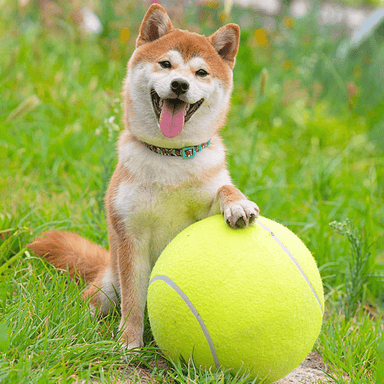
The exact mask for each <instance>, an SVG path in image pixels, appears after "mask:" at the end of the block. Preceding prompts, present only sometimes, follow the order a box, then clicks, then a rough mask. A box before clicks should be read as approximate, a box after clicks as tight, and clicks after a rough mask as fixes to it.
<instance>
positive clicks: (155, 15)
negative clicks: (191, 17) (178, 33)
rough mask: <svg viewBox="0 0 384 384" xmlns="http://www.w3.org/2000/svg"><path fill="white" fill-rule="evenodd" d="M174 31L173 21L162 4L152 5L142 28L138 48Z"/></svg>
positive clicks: (137, 43)
mask: <svg viewBox="0 0 384 384" xmlns="http://www.w3.org/2000/svg"><path fill="white" fill-rule="evenodd" d="M172 29H173V26H172V23H171V20H170V18H169V16H168V14H167V12H166V11H165V9H164V8H163V7H162V6H161V5H160V4H156V3H155V4H152V5H151V6H150V7H149V9H148V11H147V13H146V14H145V16H144V19H143V21H142V23H141V26H140V34H139V37H138V38H137V40H136V48H137V47H140V45H143V44H145V43H149V42H150V41H154V40H157V39H159V38H160V37H161V36H164V35H165V34H166V33H168V32H169V31H171V30H172Z"/></svg>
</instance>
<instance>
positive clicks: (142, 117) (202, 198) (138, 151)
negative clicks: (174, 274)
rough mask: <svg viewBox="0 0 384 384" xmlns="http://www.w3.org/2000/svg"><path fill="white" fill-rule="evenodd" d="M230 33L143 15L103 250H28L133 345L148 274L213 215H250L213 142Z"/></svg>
mask: <svg viewBox="0 0 384 384" xmlns="http://www.w3.org/2000/svg"><path fill="white" fill-rule="evenodd" d="M239 37H240V29H239V27H238V26H237V25H236V24H227V25H225V26H224V27H222V28H220V29H219V30H217V31H216V32H215V33H214V34H213V35H211V36H209V37H208V38H207V37H205V36H202V35H198V34H196V33H191V32H188V31H183V30H179V29H175V28H174V27H173V26H172V23H171V20H170V19H169V17H168V15H167V13H166V11H165V10H164V8H163V7H161V6H160V5H159V4H153V5H152V6H151V7H150V8H149V9H148V11H147V13H146V15H145V17H144V19H143V21H142V24H141V27H140V34H139V37H138V38H137V42H136V49H135V51H134V53H133V54H132V57H131V59H130V60H129V63H128V71H127V77H126V79H125V82H124V88H123V99H124V101H123V106H124V124H125V130H124V131H123V132H122V133H121V135H120V137H119V142H118V165H117V167H116V170H115V172H114V174H113V176H112V179H111V182H110V185H109V188H108V192H107V196H106V208H107V218H108V231H109V244H110V249H109V251H107V250H105V249H103V248H101V247H99V246H98V245H96V244H93V243H91V242H89V241H88V240H86V239H84V238H82V237H80V236H79V235H77V234H74V233H70V232H65V231H55V230H53V231H50V232H47V233H45V234H43V235H42V237H40V238H38V239H37V240H35V241H34V242H33V243H32V244H30V246H29V247H30V248H31V249H32V250H33V251H34V252H35V253H36V254H37V255H39V256H44V257H46V258H47V260H48V261H49V262H51V263H52V264H53V265H54V266H56V267H57V268H61V269H64V270H65V269H67V268H68V269H69V272H70V274H71V275H72V276H75V275H76V273H78V274H79V275H80V276H81V277H82V278H84V279H85V281H86V282H87V284H88V285H87V286H88V287H87V289H86V290H85V292H84V298H89V299H90V305H91V306H92V307H93V308H96V307H98V310H99V311H100V312H101V313H106V312H107V311H108V310H109V309H110V308H111V306H112V305H114V304H116V303H118V298H117V295H116V294H118V295H120V301H121V323H120V330H121V331H122V337H123V338H124V341H125V343H126V345H127V347H128V348H129V349H132V348H138V347H141V346H143V336H142V335H143V318H144V307H145V303H146V294H147V288H148V282H149V276H150V272H151V269H152V267H153V265H154V263H155V262H156V259H157V258H158V256H159V255H160V253H161V252H162V250H163V249H164V248H165V246H166V245H167V244H168V243H169V242H170V241H171V240H172V239H173V238H174V237H175V236H176V235H177V234H178V233H179V232H180V231H182V230H183V229H184V228H186V227H187V226H189V225H190V224H192V223H194V222H196V221H198V220H201V219H203V218H206V217H208V216H211V215H215V214H218V213H220V212H221V213H222V215H223V218H224V220H225V221H226V222H227V223H228V225H230V226H231V227H233V228H236V227H246V226H248V225H250V224H251V223H252V222H253V221H254V220H255V219H256V218H257V216H258V214H259V209H258V207H257V205H256V204H255V203H254V202H251V201H249V200H248V199H247V198H246V197H245V196H244V195H243V194H242V193H241V192H240V191H239V190H238V189H237V188H236V187H234V185H233V184H232V181H231V178H230V175H229V173H228V170H227V168H226V163H225V147H224V145H223V142H222V140H221V138H220V136H219V131H220V128H222V127H223V125H224V123H225V118H226V114H227V111H228V108H229V100H230V96H231V92H232V69H233V67H234V65H235V57H236V54H237V50H238V46H239Z"/></svg>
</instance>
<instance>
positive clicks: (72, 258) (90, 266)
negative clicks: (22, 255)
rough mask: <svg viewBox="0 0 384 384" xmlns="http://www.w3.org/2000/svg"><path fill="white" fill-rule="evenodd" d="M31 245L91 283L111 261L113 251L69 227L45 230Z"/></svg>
mask: <svg viewBox="0 0 384 384" xmlns="http://www.w3.org/2000/svg"><path fill="white" fill-rule="evenodd" d="M28 248H29V249H30V250H32V251H33V252H34V253H36V255H38V256H40V257H45V258H46V259H47V260H48V261H49V263H51V264H52V265H53V266H55V267H56V268H58V269H62V270H67V269H68V272H69V275H70V276H71V277H75V278H76V277H78V276H80V277H81V278H82V279H84V280H85V281H86V282H87V283H88V284H89V283H93V282H94V281H95V280H96V277H97V276H98V275H99V274H100V272H103V271H104V270H106V269H107V268H108V267H109V266H110V264H111V258H110V255H109V252H108V251H107V250H106V249H104V248H102V247H100V246H99V245H97V244H94V243H91V242H90V241H89V240H87V239H84V238H83V237H81V236H79V235H77V234H76V233H72V232H67V231H57V230H52V231H49V232H45V233H43V234H42V236H41V237H39V238H37V239H36V240H35V241H34V242H33V243H31V244H28Z"/></svg>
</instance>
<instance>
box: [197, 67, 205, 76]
mask: <svg viewBox="0 0 384 384" xmlns="http://www.w3.org/2000/svg"><path fill="white" fill-rule="evenodd" d="M196 76H200V77H205V76H208V72H207V71H206V70H204V69H199V70H198V71H196Z"/></svg>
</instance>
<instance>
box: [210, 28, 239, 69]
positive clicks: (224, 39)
mask: <svg viewBox="0 0 384 384" xmlns="http://www.w3.org/2000/svg"><path fill="white" fill-rule="evenodd" d="M208 40H209V41H210V43H211V44H212V45H213V46H214V48H215V49H216V52H217V53H218V54H219V55H220V56H221V58H222V59H223V60H225V61H226V62H227V63H228V64H229V66H230V67H231V69H233V67H234V66H235V58H236V54H237V51H238V49H239V42H240V27H239V26H238V25H237V24H227V25H224V27H221V28H220V29H218V30H217V31H216V32H215V33H214V34H213V35H211V36H209V37H208Z"/></svg>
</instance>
